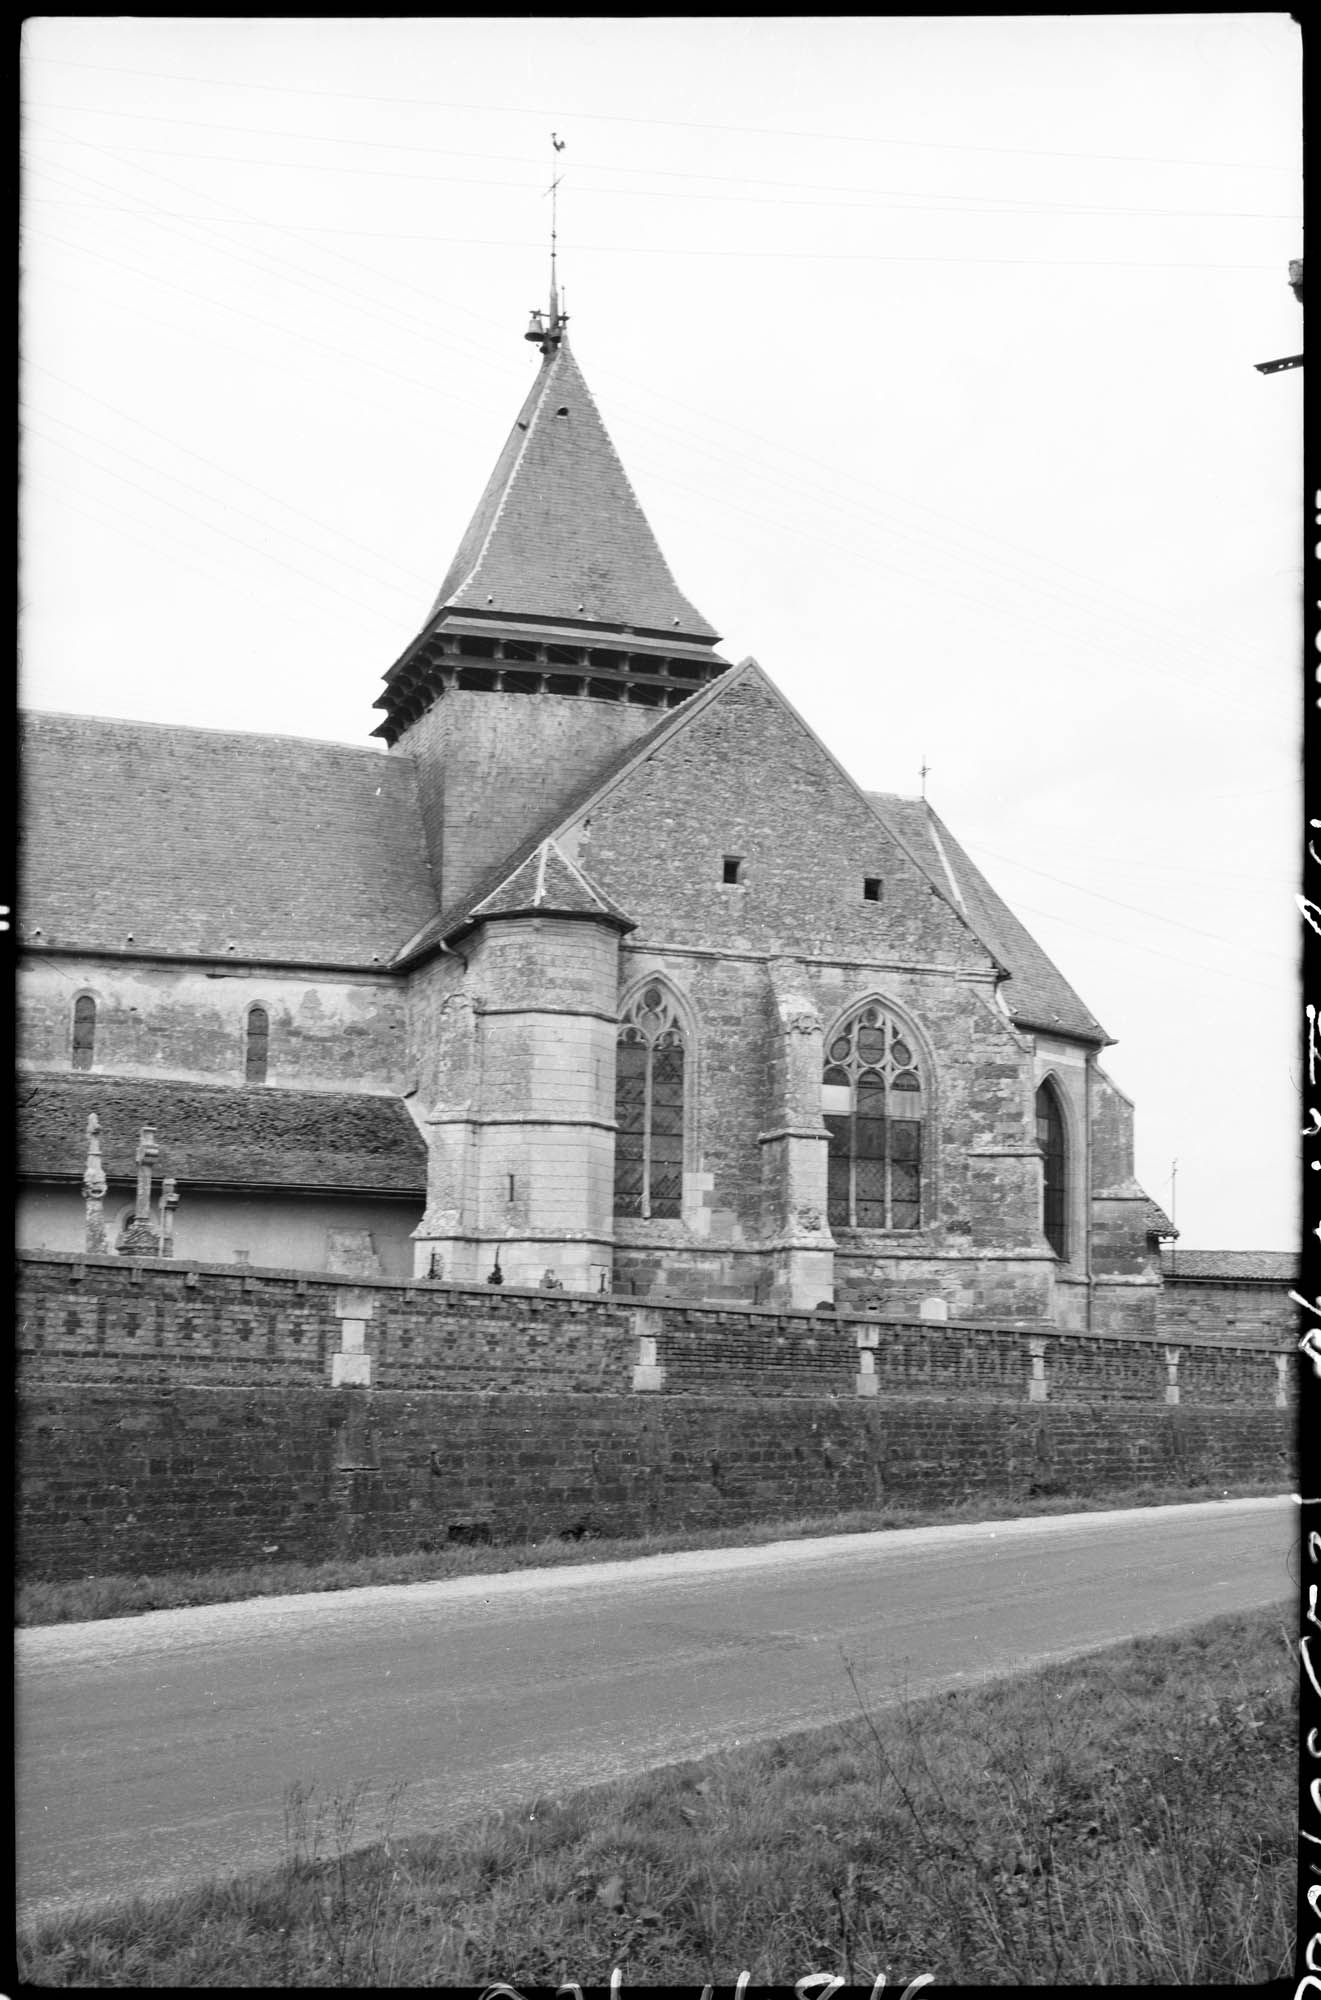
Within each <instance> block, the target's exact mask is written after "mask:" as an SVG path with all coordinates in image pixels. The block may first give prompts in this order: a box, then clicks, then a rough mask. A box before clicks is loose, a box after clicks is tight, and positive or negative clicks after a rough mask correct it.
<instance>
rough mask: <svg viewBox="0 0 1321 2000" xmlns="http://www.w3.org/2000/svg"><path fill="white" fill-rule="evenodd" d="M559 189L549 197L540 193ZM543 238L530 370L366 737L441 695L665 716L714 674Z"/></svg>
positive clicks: (719, 667)
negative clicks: (544, 260)
mask: <svg viewBox="0 0 1321 2000" xmlns="http://www.w3.org/2000/svg"><path fill="white" fill-rule="evenodd" d="M557 185H558V178H557V179H556V180H555V181H554V182H552V186H551V188H550V189H549V190H548V192H549V193H550V194H551V196H552V200H553V198H554V189H555V187H556V186H557ZM554 251H555V233H554V223H553V222H552V234H551V254H552V264H551V283H550V303H549V309H548V311H547V312H546V313H545V314H544V315H543V314H542V313H541V312H540V311H536V312H534V313H533V314H532V323H531V325H530V326H529V328H528V331H527V334H526V336H525V337H526V338H527V339H528V340H529V341H530V342H532V343H533V344H534V345H535V346H536V347H538V348H539V349H540V352H541V367H540V369H539V371H538V374H537V378H536V380H535V382H534V383H533V384H532V387H531V389H530V390H529V392H528V395H527V397H526V399H525V401H524V403H523V407H522V409H521V410H520V412H519V414H518V417H517V419H516V420H515V423H514V428H513V430H512V431H511V432H510V434H509V437H508V439H507V440H506V443H505V446H504V449H503V451H502V452H501V453H500V456H499V458H498V459H497V460H496V463H495V469H494V470H493V472H492V473H491V476H490V478H489V479H488V480H487V483H486V490H485V492H484V493H483V494H482V497H481V499H480V501H479V502H478V504H477V509H476V512H475V513H474V514H473V516H472V519H471V520H470V522H469V523H468V527H467V529H466V531H465V533H464V535H463V538H462V540H461V541H460V543H459V546H458V549H457V551H456V552H455V555H454V558H453V560H452V562H451V563H450V566H449V568H448V570H447V571H446V572H445V578H444V581H443V582H442V584H441V586H440V591H439V593H438V595H437V597H436V600H435V602H434V604H433V605H432V607H431V610H430V612H429V613H428V616H427V621H426V624H425V625H424V626H423V628H422V631H421V632H420V633H419V634H418V636H417V638H416V639H415V640H414V641H413V643H412V645H411V646H410V647H409V648H408V649H407V651H406V652H405V653H403V654H402V655H401V656H400V658H399V659H398V660H397V661H396V662H395V664H394V666H393V667H392V668H391V669H390V671H389V673H388V674H387V675H386V688H385V692H384V693H383V694H382V695H381V696H380V698H379V699H378V701H377V702H376V706H377V708H380V709H384V710H385V716H386V719H385V720H384V721H383V722H382V723H380V724H379V725H378V727H377V729H376V730H375V732H374V733H375V734H376V735H378V736H382V737H384V738H385V740H386V742H387V743H394V742H396V741H397V740H398V738H399V737H400V735H401V734H402V733H403V731H404V730H405V729H407V728H408V727H409V725H410V724H411V723H412V722H414V721H416V720H417V719H418V717H419V716H421V715H423V714H425V713H426V711H427V710H428V709H429V708H430V707H431V705H432V703H433V702H434V701H435V700H436V698H437V696H438V695H440V694H441V693H443V692H444V690H445V688H446V687H449V686H458V687H464V688H472V689H484V690H489V691H492V692H500V691H502V690H506V689H508V690H513V691H517V692H522V693H527V692H537V691H541V692H544V693H549V694H557V695H563V694H586V695H588V696H589V697H591V698H593V699H599V700H622V701H627V702H630V703H635V704H638V703H640V704H646V705H650V706H652V707H675V706H677V705H678V704H679V703H680V702H682V701H684V700H686V699H687V697H688V696H689V695H690V694H693V693H694V692H696V690H697V689H698V688H699V687H701V686H703V685H704V684H705V683H706V682H707V681H708V680H711V679H713V678H714V677H715V676H716V675H719V674H722V673H724V672H725V671H726V669H727V668H728V665H729V662H728V660H725V659H722V658H721V656H720V655H719V654H718V653H717V652H716V651H715V644H716V641H717V639H718V638H719V634H718V633H717V632H716V630H715V627H714V626H712V625H710V624H708V622H707V620H706V619H705V618H703V616H702V614H701V612H700V611H698V609H697V608H696V606H695V605H694V604H692V603H691V602H690V601H689V599H688V598H686V597H685V596H684V594H683V592H682V591H681V590H680V589H679V586H678V585H677V583H676V582H675V580H674V577H673V576H672V575H671V573H670V569H669V565H668V564H667V563H666V561H665V558H664V556H663V555H662V554H661V551H660V547H659V544H658V543H657V541H656V537H655V535H654V534H653V533H652V530H651V526H650V524H649V523H648V521H647V518H646V516H645V514H644V513H643V511H642V508H641V507H640V505H639V504H638V498H637V495H636V494H635V493H634V491H633V488H632V486H631V484H630V483H629V478H628V475H627V473H626V472H625V470H624V468H623V466H622V464H621V463H620V460H619V455H618V453H617V452H616V450H615V448H614V445H613V444H612V443H611V441H610V437H609V435H608V433H607V431H606V428H605V425H604V423H603V422H602V421H601V414H600V411H599V410H598V409H597V407H596V403H595V401H594V400H593V398H592V394H591V391H590V390H589V389H588V387H587V384H586V382H585V381H584V380H583V377H582V373H581V371H580V369H579V367H578V363H577V361H576V360H575V359H574V356H573V354H572V352H571V350H570V347H569V337H568V332H567V326H568V314H567V313H566V312H565V311H564V309H563V302H562V295H561V293H560V290H559V282H558V274H557V272H556V268H555V264H554Z"/></svg>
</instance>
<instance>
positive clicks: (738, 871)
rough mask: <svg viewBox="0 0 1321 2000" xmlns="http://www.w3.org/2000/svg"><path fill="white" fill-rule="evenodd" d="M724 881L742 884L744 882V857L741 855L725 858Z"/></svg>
mask: <svg viewBox="0 0 1321 2000" xmlns="http://www.w3.org/2000/svg"><path fill="white" fill-rule="evenodd" d="M722 879H723V880H724V881H726V882H741V881H742V880H743V856H742V855H741V854H727V855H726V856H725V863H724V876H723V878H722Z"/></svg>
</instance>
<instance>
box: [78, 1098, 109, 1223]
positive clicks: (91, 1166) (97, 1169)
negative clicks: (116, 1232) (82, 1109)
mask: <svg viewBox="0 0 1321 2000" xmlns="http://www.w3.org/2000/svg"><path fill="white" fill-rule="evenodd" d="M105 1197H106V1180H105V1169H104V1167H103V1166H102V1165H101V1121H100V1119H99V1118H98V1117H97V1115H96V1113H95V1112H94V1111H93V1112H92V1113H91V1115H90V1117H89V1118H88V1120H87V1165H86V1166H85V1167H84V1168H83V1200H84V1201H85V1202H86V1204H87V1234H86V1248H87V1254H88V1255H89V1256H90V1257H105V1256H108V1255H109V1253H110V1243H109V1240H108V1238H107V1236H106V1228H105V1214H104V1209H103V1204H104V1202H105Z"/></svg>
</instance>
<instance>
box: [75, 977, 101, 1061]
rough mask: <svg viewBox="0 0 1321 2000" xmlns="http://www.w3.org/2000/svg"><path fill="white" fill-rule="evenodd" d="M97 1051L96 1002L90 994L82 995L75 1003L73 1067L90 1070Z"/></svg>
mask: <svg viewBox="0 0 1321 2000" xmlns="http://www.w3.org/2000/svg"><path fill="white" fill-rule="evenodd" d="M95 1049H96V1002H95V1000H93V998H92V996H91V994H90V993H80V994H79V995H78V998H77V999H76V1000H75V1001H74V1003H73V1048H72V1050H71V1060H72V1063H73V1067H74V1068H75V1069H90V1068H91V1067H92V1057H93V1054H94V1053H95Z"/></svg>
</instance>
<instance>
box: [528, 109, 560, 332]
mask: <svg viewBox="0 0 1321 2000" xmlns="http://www.w3.org/2000/svg"><path fill="white" fill-rule="evenodd" d="M550 143H551V147H552V159H551V177H550V186H549V187H548V188H546V189H545V190H544V193H545V194H548V195H549V196H550V311H549V313H548V314H543V313H542V312H541V311H540V310H539V309H538V308H537V307H535V306H534V307H533V309H532V318H531V320H530V321H529V323H528V330H527V332H526V333H525V334H524V335H523V338H524V340H530V341H532V342H533V343H534V344H535V345H536V346H537V347H539V348H540V349H541V351H542V353H543V354H544V355H547V356H549V355H551V354H553V353H554V352H555V349H556V348H557V347H558V346H559V344H560V340H561V337H562V334H563V330H564V328H565V326H566V325H567V324H568V319H569V315H568V314H567V313H566V312H561V311H560V294H559V283H558V277H557V273H556V268H555V258H556V251H557V249H558V245H559V187H560V182H561V181H562V180H563V178H564V176H563V174H559V173H556V171H555V161H554V157H553V155H554V153H562V152H563V151H564V143H565V142H564V140H563V139H561V137H560V135H559V133H558V132H552V133H551V135H550Z"/></svg>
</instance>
